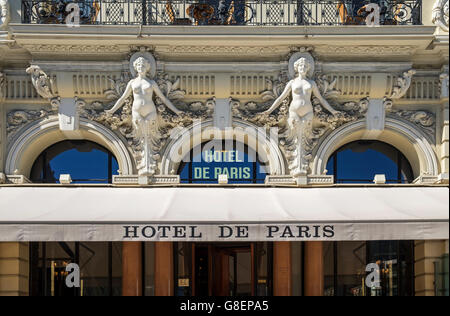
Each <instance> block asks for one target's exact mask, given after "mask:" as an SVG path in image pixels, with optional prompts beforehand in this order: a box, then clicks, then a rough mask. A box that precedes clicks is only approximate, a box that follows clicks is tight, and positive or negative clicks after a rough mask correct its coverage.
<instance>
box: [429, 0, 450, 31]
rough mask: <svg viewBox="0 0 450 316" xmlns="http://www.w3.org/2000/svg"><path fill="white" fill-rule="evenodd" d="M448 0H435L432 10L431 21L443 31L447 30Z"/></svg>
mask: <svg viewBox="0 0 450 316" xmlns="http://www.w3.org/2000/svg"><path fill="white" fill-rule="evenodd" d="M448 20H449V16H448V0H436V2H435V3H434V6H433V11H432V22H433V23H434V24H435V25H436V26H438V27H440V28H441V29H442V30H443V31H445V32H448V22H449V21H448Z"/></svg>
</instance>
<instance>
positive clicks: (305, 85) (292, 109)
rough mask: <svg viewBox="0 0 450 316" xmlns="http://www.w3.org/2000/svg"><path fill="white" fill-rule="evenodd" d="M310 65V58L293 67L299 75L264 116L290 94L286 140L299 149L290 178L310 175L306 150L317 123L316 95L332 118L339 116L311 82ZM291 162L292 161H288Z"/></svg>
mask: <svg viewBox="0 0 450 316" xmlns="http://www.w3.org/2000/svg"><path fill="white" fill-rule="evenodd" d="M312 66H313V65H311V62H310V61H309V60H308V59H307V58H304V57H302V58H300V59H298V60H297V61H296V62H295V64H294V69H295V71H296V72H297V74H298V76H297V78H294V79H292V80H291V81H289V83H288V84H287V85H286V88H285V89H284V91H283V93H282V94H281V95H280V96H279V97H278V99H276V100H275V102H274V103H273V105H272V106H271V107H270V108H269V109H268V110H267V111H265V112H264V114H265V115H268V114H270V113H272V112H273V111H274V110H275V109H276V108H278V107H279V106H280V104H281V103H282V102H283V101H284V100H285V99H286V98H287V97H288V96H289V94H291V96H292V101H291V104H290V106H289V118H288V128H289V134H290V135H289V136H288V137H287V139H288V140H289V139H290V141H291V142H292V143H293V144H295V146H296V148H295V150H294V151H293V152H294V154H295V156H296V157H292V158H294V159H292V160H293V163H292V164H291V166H290V169H291V175H292V176H294V177H298V176H300V175H306V174H307V171H308V162H309V159H308V157H306V146H307V142H308V138H310V137H311V135H312V132H313V131H312V128H313V126H312V123H313V119H314V107H313V105H312V102H311V97H312V95H314V96H315V97H317V98H318V99H319V101H320V103H321V104H322V105H323V107H324V108H325V109H326V110H328V111H329V112H330V113H331V114H333V115H338V114H339V113H340V112H339V111H336V110H335V109H333V108H332V107H331V106H330V104H329V103H328V102H327V100H325V98H324V97H323V96H322V95H321V93H320V91H319V88H318V86H317V84H316V82H315V81H314V80H310V79H308V72H309V71H310V69H311V68H312ZM289 160H291V159H289Z"/></svg>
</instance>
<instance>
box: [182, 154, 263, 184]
mask: <svg viewBox="0 0 450 316" xmlns="http://www.w3.org/2000/svg"><path fill="white" fill-rule="evenodd" d="M254 156H255V155H250V154H248V153H246V152H245V151H242V150H237V149H232V150H217V149H214V148H212V149H208V150H204V151H203V152H201V153H199V154H197V155H195V156H194V157H193V159H192V162H187V163H185V164H184V166H182V168H181V171H180V177H181V182H182V183H217V181H218V178H219V175H222V174H226V175H228V182H229V183H231V184H240V183H241V184H242V183H264V180H265V178H266V170H265V168H264V166H263V165H262V164H261V163H259V162H258V161H256V159H255V157H254Z"/></svg>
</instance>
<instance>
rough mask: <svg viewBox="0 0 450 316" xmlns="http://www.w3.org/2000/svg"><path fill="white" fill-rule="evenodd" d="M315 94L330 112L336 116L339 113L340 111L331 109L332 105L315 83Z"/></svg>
mask: <svg viewBox="0 0 450 316" xmlns="http://www.w3.org/2000/svg"><path fill="white" fill-rule="evenodd" d="M313 93H314V95H315V96H316V98H318V99H319V101H320V103H321V104H322V105H323V107H324V108H325V109H326V110H327V111H328V112H330V113H331V114H333V115H336V114H337V113H338V111H336V110H335V109H333V108H332V107H331V105H330V104H329V103H328V101H327V100H325V98H324V97H323V96H322V94H321V93H320V91H319V87H317V84H316V83H315V82H313Z"/></svg>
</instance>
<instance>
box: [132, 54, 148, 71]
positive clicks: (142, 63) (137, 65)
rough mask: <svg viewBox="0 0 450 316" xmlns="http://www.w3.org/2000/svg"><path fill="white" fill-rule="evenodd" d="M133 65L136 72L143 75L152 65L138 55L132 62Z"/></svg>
mask: <svg viewBox="0 0 450 316" xmlns="http://www.w3.org/2000/svg"><path fill="white" fill-rule="evenodd" d="M133 66H134V69H135V70H136V72H137V73H138V74H144V75H146V74H147V73H148V72H149V71H150V69H151V67H152V66H151V64H150V62H149V61H148V60H147V59H145V58H144V57H139V58H138V59H136V60H135V61H134V63H133Z"/></svg>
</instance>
